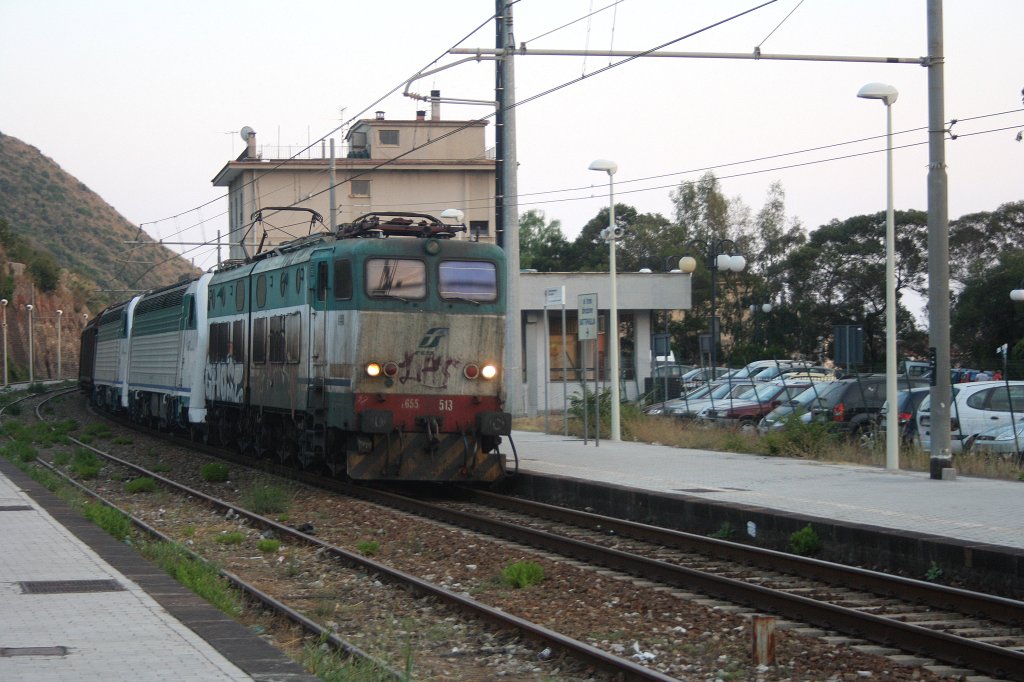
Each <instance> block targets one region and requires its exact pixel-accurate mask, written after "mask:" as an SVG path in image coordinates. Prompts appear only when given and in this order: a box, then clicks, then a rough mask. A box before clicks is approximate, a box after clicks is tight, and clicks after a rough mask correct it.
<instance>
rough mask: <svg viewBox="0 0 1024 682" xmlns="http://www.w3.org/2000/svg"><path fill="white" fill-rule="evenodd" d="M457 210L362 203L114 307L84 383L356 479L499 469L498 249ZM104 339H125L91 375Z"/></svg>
mask: <svg viewBox="0 0 1024 682" xmlns="http://www.w3.org/2000/svg"><path fill="white" fill-rule="evenodd" d="M459 227H461V226H456V227H452V226H448V225H445V224H443V223H441V222H440V221H439V220H437V219H436V218H434V217H433V216H429V215H426V214H416V213H387V214H380V213H373V214H367V215H365V216H363V217H361V218H359V219H358V220H357V221H355V222H354V223H352V224H350V225H346V226H343V227H342V228H340V229H339V230H338V231H337V233H335V234H315V235H310V236H309V237H306V238H303V239H299V240H295V241H293V242H289V243H286V244H282V245H280V246H278V247H276V248H274V249H271V250H269V251H266V252H264V253H260V254H258V255H257V256H255V257H253V258H251V259H247V260H244V261H238V262H232V263H228V264H225V265H223V266H221V267H219V268H218V269H217V270H216V271H214V272H212V273H207V274H205V275H203V276H202V277H201V278H199V279H197V280H193V281H191V282H184V283H180V284H177V285H173V286H171V287H165V288H163V289H160V290H157V291H153V292H147V293H146V294H143V295H142V296H139V297H136V298H134V299H132V300H131V301H128V302H125V303H121V304H118V305H117V306H113V307H112V308H110V309H108V310H107V311H104V312H103V313H102V314H101V315H100V316H99V317H98V318H97V319H96V320H94V321H93V322H92V323H90V325H89V326H87V328H86V331H85V332H83V353H87V352H90V349H92V352H94V353H95V362H94V363H93V364H94V366H95V367H96V371H95V372H94V376H92V377H83V378H82V385H83V388H85V389H86V390H88V391H90V394H91V395H92V396H93V399H94V400H96V401H97V402H99V403H101V404H102V405H104V406H106V407H107V408H108V409H121V410H125V411H127V412H128V414H129V415H130V416H131V417H132V418H133V419H135V420H138V421H148V422H150V423H153V424H155V425H158V426H163V427H168V428H183V429H189V430H190V431H191V432H192V434H193V436H194V437H197V438H203V439H204V440H206V441H208V442H211V443H218V444H221V445H226V446H235V447H238V448H239V449H240V450H241V451H243V452H247V453H252V455H253V456H262V457H276V458H277V459H279V460H281V461H282V462H294V463H296V464H297V465H300V466H302V467H307V468H309V467H323V468H326V469H329V470H330V471H331V472H333V473H335V474H336V475H341V476H347V477H348V478H351V479H354V480H404V481H481V482H489V481H494V480H497V479H499V478H501V477H502V476H503V475H504V474H505V457H504V455H503V454H502V453H501V452H500V450H499V444H500V443H501V437H502V436H507V435H509V433H510V429H511V416H510V415H509V414H508V413H507V412H505V411H504V410H503V405H502V386H501V378H500V377H501V372H500V361H501V358H502V350H503V339H504V328H505V290H504V282H505V281H506V273H505V260H504V255H503V252H502V250H501V249H500V248H498V247H496V246H494V245H489V244H482V243H479V242H476V241H468V240H458V239H452V237H453V236H454V230H455V229H458V228H459ZM462 229H464V228H462ZM104 344H106V345H104ZM101 351H102V352H103V353H104V355H103V357H104V358H106V357H107V356H110V355H112V354H114V353H115V351H116V352H117V353H121V355H118V358H119V360H120V362H119V363H117V364H116V366H115V365H112V364H111V363H110V362H108V361H105V362H104V363H102V364H103V366H104V367H106V366H111V367H112V368H113V369H114V371H113V372H112V374H113V375H114V376H111V377H107V376H106V375H104V379H103V382H102V383H101V381H100V373H99V371H98V370H99V368H100V365H101V363H100V358H101ZM83 365H85V363H83ZM118 371H120V373H119V374H118ZM119 380H120V381H119Z"/></svg>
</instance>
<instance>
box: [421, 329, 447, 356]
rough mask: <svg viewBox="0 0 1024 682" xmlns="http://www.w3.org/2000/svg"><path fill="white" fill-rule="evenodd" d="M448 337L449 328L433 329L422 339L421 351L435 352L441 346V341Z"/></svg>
mask: <svg viewBox="0 0 1024 682" xmlns="http://www.w3.org/2000/svg"><path fill="white" fill-rule="evenodd" d="M446 336H448V327H431V328H430V329H428V330H427V333H426V334H424V335H423V338H422V339H420V345H419V351H420V352H422V351H427V350H433V349H434V348H437V347H438V346H439V345H440V344H441V339H443V338H444V337H446Z"/></svg>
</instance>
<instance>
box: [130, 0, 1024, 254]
mask: <svg viewBox="0 0 1024 682" xmlns="http://www.w3.org/2000/svg"><path fill="white" fill-rule="evenodd" d="M776 1H777V0H770V1H769V2H765V3H763V4H761V5H758V6H755V7H753V8H750V9H748V10H746V11H744V12H740V13H738V14H736V15H733V16H731V17H729V18H727V19H723V20H721V21H718V22H715V23H714V24H711V25H709V26H706V27H704V28H702V29H699V30H696V31H694V32H691V33H689V34H686V35H684V36H681V37H679V38H676V39H674V40H671V41H669V42H666V43H663V44H662V45H659V46H657V47H654V48H651V49H649V50H646V51H644V52H642V53H640V54H637V55H633V56H631V57H627V58H624V59H622V60H620V61H618V62H615V63H613V64H609V65H608V66H607V67H603V68H601V69H599V70H597V71H595V72H593V73H590V74H585V75H584V76H581V77H580V78H576V79H573V80H571V81H567V82H565V83H563V84H561V85H558V86H555V87H552V88H549V89H548V90H545V91H543V92H541V93H537V94H535V95H532V96H530V97H528V98H526V99H524V100H521V101H519V102H515V103H513V104H511V105H509V108H511V107H514V106H519V105H520V104H525V103H528V102H531V101H533V100H536V99H538V98H540V97H543V96H546V95H548V94H551V93H553V92H555V91H558V90H561V89H563V88H565V87H568V86H569V85H572V84H575V83H578V82H580V81H581V80H583V79H584V78H589V77H591V76H594V75H598V74H600V73H603V72H605V71H607V70H609V69H611V68H614V67H616V66H620V65H622V64H624V63H626V62H629V61H632V60H634V59H636V58H638V57H640V56H644V55H646V54H649V53H651V52H654V51H656V50H660V49H663V48H664V47H667V46H669V45H672V44H674V43H677V42H679V41H681V40H684V39H686V38H688V37H692V36H694V35H697V34H699V33H702V32H705V31H707V30H709V29H711V28H714V27H716V26H719V25H721V24H723V23H725V22H727V21H731V20H734V19H736V18H738V17H741V16H744V15H746V14H749V13H750V12H753V11H756V10H758V9H761V8H763V7H765V6H767V5H769V4H773V3H774V2H776ZM515 2H518V0H515ZM515 2H512V3H510V4H515ZM619 2H621V0H619ZM801 3H802V0H801ZM617 4H618V2H616V3H613V4H611V5H608V6H606V7H604V8H601V9H599V10H596V11H595V12H594V13H597V12H600V11H603V10H605V9H608V8H610V7H614V6H615V5H617ZM797 7H799V5H798V6H797ZM795 9H796V8H794V10H793V11H795ZM791 14H792V11H791V12H790V15H791ZM788 16H789V15H787V18H788ZM493 18H494V16H493V15H492V16H491V17H490V18H488V19H487V20H485V21H484V22H483V23H481V24H480V26H478V27H477V28H476V29H474V30H473V31H471V32H470V33H469V34H467V36H466V37H464V38H463V39H462V40H460V41H459V42H458V43H456V45H458V44H461V42H464V41H465V40H466V39H467V38H468V37H469V36H471V35H473V34H474V33H475V32H476V31H478V30H480V28H482V27H483V26H484V25H486V24H487V23H488V22H489V21H491V20H492V19H493ZM581 19H582V18H581ZM581 19H577V20H576V21H579V20H581ZM783 21H785V19H784V20H783ZM571 23H575V22H571ZM566 25H568V24H566ZM780 25H781V24H780ZM560 28H561V27H560ZM776 28H778V27H776ZM554 30H558V29H554ZM549 33H550V32H549ZM543 35H547V34H542V36H543ZM770 35H771V34H770V33H769V36H770ZM542 36H538V38H539V37H542ZM766 39H767V37H766ZM534 40H536V38H535V39H534ZM446 52H447V51H446ZM442 56H443V54H442V55H441V56H439V57H437V58H435V60H434V61H432V62H431V63H430V64H434V63H436V62H437V61H438V60H439V59H440V58H441V57H442ZM398 87H401V86H396V87H395V88H393V89H392V90H390V91H389V92H388V93H387V94H385V95H383V96H382V97H380V98H378V99H377V100H375V101H374V102H373V103H372V104H370V105H368V106H367V107H365V108H364V109H363V110H362V111H361V112H360V113H358V114H356V115H355V116H353V117H352V118H350V119H349V120H348V121H347V122H346V123H344V124H342V125H340V126H338V127H336V128H335V129H333V130H331V131H330V132H328V133H327V134H325V135H324V136H321V137H320V138H318V139H317V140H316V141H315V142H314V143H312V144H310V145H309V146H307V147H306V148H305V149H303V150H302V151H300V152H299V154H301V153H303V152H305V151H306V150H308V149H310V148H311V147H312V146H313V145H315V144H319V143H320V142H322V141H323V140H325V139H326V138H327V136H329V135H331V134H333V133H334V132H336V131H338V130H340V129H342V128H343V127H345V125H348V124H349V123H351V122H352V121H354V120H356V119H357V118H358V116H361V115H362V114H363V113H365V112H366V111H368V110H369V109H370V108H372V107H373V106H375V105H376V104H378V103H379V102H380V101H382V100H383V99H384V98H385V97H387V96H389V95H390V94H393V93H394V92H395V91H396V90H397V89H398ZM1002 113H1013V112H1002ZM493 115H494V114H489V115H487V116H484V117H481V118H478V119H473V120H471V121H468V122H467V125H466V126H464V127H462V128H459V129H456V130H453V131H450V132H449V133H447V134H445V135H442V136H439V137H438V138H435V139H434V140H431V141H430V142H428V143H425V144H423V145H420V146H418V147H416V148H414V149H413V150H410V152H406V154H403V155H402V156H405V155H408V154H410V153H412V152H413V151H418V150H419V149H422V148H423V147H424V146H427V145H428V144H433V143H434V142H437V141H440V140H442V139H444V138H445V137H448V136H450V135H453V134H455V133H457V132H460V131H461V130H464V129H465V128H466V127H469V125H473V124H476V123H478V122H480V121H484V120H486V119H488V118H491V117H492V116H493ZM995 115H999V114H998V113H996V114H986V115H984V116H995ZM984 116H982V117H984ZM974 118H981V117H974ZM967 120H973V119H971V118H965V119H959V121H967ZM956 122H957V119H953V121H952V123H956ZM915 130H917V129H915ZM999 130H1002V129H999ZM905 132H909V131H905ZM985 132H988V131H980V132H977V133H969V134H963V135H961V136H969V135H979V134H984V133H985ZM992 132H994V131H992ZM865 139H871V138H865ZM837 144H846V143H837ZM829 146H832V145H826V146H825V147H824V148H827V147H829ZM905 146H915V145H905ZM796 153H801V152H789V153H786V154H783V155H787V154H796ZM869 153H870V152H869ZM783 155H777V156H783ZM851 156H857V155H848V156H845V157H837V158H836V159H825V160H820V161H816V162H806V163H801V164H792V165H789V166H779V167H777V168H774V169H767V170H762V171H750V172H747V173H739V174H735V175H730V176H724V177H723V179H725V178H728V177H739V176H742V175H750V174H756V173H759V172H770V171H771V170H776V169H786V168H793V167H799V166H803V165H810V164H813V163H824V162H828V161H832V160H837V159H842V158H850V157H851ZM292 158H294V156H293V157H292ZM397 158H401V156H400V157H397ZM766 158H773V157H766ZM391 161H392V160H388V161H387V162H385V163H382V164H379V165H377V166H374V167H372V168H369V169H366V170H364V171H363V172H362V173H360V174H357V175H355V176H352V177H350V178H347V179H346V181H350V180H351V179H353V178H358V177H360V176H361V175H365V174H367V173H370V172H372V171H374V170H377V169H379V168H380V167H382V166H383V165H386V164H387V163H390V162H391ZM739 163H743V162H732V163H731V164H719V165H713V166H708V167H707V169H710V168H718V167H724V166H728V165H735V164H739ZM283 164H284V161H282V162H281V163H279V164H278V165H277V166H275V168H277V167H280V166H282V165H283ZM324 172H326V171H324ZM686 172H693V171H683V172H682V173H686ZM679 174H680V172H674V173H668V174H663V175H659V176H651V177H649V178H641V179H635V180H628V181H620V182H623V183H626V182H638V181H642V180H644V179H655V178H658V177H666V176H670V175H679ZM663 187H664V186H655V187H651V188H643V189H639V190H627V193H633V192H638V191H651V190H655V189H661V188H663ZM329 189H330V187H328V188H327V189H325V190H322V191H320V192H317V193H315V194H312V195H310V197H307V198H306V200H308V199H309V198H311V197H312V196H318V195H319V194H322V193H324V192H326V191H329ZM588 189H589V188H588ZM563 191H572V190H571V189H567V190H548V191H546V192H537V193H527V194H521V195H520V196H521V197H525V196H533V195H536V194H545V193H555V192H563ZM224 196H226V195H222V196H221V197H218V198H217V199H213V200H211V201H209V202H205V203H203V204H200V205H199V206H198V207H196V208H195V209H190V210H189V211H183V212H181V213H179V214H176V216H172V217H177V216H181V215H184V214H186V213H188V212H191V211H193V210H196V209H198V208H202V207H204V206H206V205H209V204H211V203H213V202H214V201H219V200H220V199H222V198H224ZM583 198H589V197H581V198H578V199H583ZM483 200H484V199H481V200H480V201H483ZM571 200H577V198H570V199H560V200H550V201H545V202H540V203H556V202H561V201H571ZM464 201H465V200H464ZM470 201H476V200H470ZM222 215H224V212H222V213H219V214H217V216H214V218H215V217H220V216H222ZM211 219H213V218H208V219H207V220H211ZM164 220H167V219H166V218H165V219H161V220H160V221H150V222H147V223H143V225H146V224H152V223H156V222H163V221H164ZM203 222H204V223H205V222H206V221H203ZM190 227H195V225H192V226H190ZM190 227H186V228H182V229H181V230H178V231H177V232H175V234H180V233H181V232H183V231H185V230H187V229H190ZM211 245H212V244H211ZM168 260H170V259H168Z"/></svg>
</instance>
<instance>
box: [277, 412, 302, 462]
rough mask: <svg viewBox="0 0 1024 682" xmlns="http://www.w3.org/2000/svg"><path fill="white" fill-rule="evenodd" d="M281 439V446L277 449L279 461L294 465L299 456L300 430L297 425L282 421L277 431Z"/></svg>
mask: <svg viewBox="0 0 1024 682" xmlns="http://www.w3.org/2000/svg"><path fill="white" fill-rule="evenodd" d="M276 432H277V434H278V437H279V438H280V445H279V447H278V448H277V459H278V461H280V462H281V464H293V463H294V462H295V461H296V460H297V459H298V456H299V430H298V429H297V428H296V427H295V424H294V423H292V422H289V421H282V422H281V423H280V424H278V428H277V429H276Z"/></svg>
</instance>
